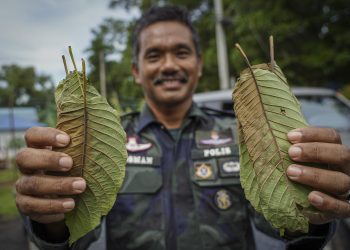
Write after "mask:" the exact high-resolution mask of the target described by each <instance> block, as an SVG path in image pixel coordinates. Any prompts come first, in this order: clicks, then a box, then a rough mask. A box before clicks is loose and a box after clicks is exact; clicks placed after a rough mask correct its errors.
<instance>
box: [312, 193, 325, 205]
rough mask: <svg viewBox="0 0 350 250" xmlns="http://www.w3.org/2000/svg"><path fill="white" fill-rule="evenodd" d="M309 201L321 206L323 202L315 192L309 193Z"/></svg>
mask: <svg viewBox="0 0 350 250" xmlns="http://www.w3.org/2000/svg"><path fill="white" fill-rule="evenodd" d="M310 202H311V203H312V204H313V205H316V206H321V205H322V204H323V198H322V197H321V196H319V195H317V194H312V195H310Z"/></svg>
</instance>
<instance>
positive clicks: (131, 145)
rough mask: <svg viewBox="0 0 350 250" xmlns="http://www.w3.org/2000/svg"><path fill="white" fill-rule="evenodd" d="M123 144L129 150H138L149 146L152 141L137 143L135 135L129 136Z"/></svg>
mask: <svg viewBox="0 0 350 250" xmlns="http://www.w3.org/2000/svg"><path fill="white" fill-rule="evenodd" d="M125 146H126V149H127V150H128V151H129V152H140V151H144V150H147V149H149V148H151V147H152V143H137V139H136V137H135V136H129V137H128V142H127V143H126V145H125Z"/></svg>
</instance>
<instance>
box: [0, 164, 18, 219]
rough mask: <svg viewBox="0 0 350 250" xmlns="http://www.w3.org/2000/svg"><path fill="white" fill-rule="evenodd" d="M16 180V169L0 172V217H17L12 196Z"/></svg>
mask: <svg viewBox="0 0 350 250" xmlns="http://www.w3.org/2000/svg"><path fill="white" fill-rule="evenodd" d="M17 178H18V173H17V170H16V169H5V170H0V201H1V202H0V217H1V218H11V217H16V216H18V215H19V214H18V211H17V207H16V203H15V196H14V183H15V181H16V180H17Z"/></svg>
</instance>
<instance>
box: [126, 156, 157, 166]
mask: <svg viewBox="0 0 350 250" xmlns="http://www.w3.org/2000/svg"><path fill="white" fill-rule="evenodd" d="M126 163H129V164H138V165H153V164H154V158H153V157H152V156H140V155H129V156H128V159H127V160H126Z"/></svg>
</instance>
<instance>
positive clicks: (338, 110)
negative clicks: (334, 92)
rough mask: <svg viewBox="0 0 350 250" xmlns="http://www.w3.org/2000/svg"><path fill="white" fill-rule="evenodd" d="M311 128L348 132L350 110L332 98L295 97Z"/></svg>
mask: <svg viewBox="0 0 350 250" xmlns="http://www.w3.org/2000/svg"><path fill="white" fill-rule="evenodd" d="M297 98H298V100H299V101H300V104H301V108H302V111H303V113H304V115H305V118H306V120H307V121H308V122H309V123H310V125H312V126H318V127H333V128H335V129H337V130H340V131H346V130H350V108H349V107H348V106H347V105H345V104H344V103H342V102H341V101H340V100H339V99H337V98H336V97H334V96H297Z"/></svg>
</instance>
